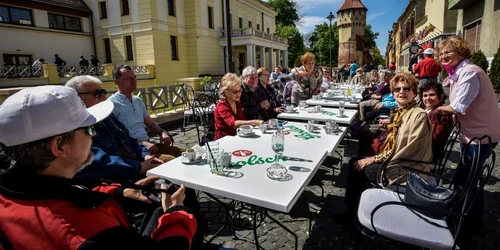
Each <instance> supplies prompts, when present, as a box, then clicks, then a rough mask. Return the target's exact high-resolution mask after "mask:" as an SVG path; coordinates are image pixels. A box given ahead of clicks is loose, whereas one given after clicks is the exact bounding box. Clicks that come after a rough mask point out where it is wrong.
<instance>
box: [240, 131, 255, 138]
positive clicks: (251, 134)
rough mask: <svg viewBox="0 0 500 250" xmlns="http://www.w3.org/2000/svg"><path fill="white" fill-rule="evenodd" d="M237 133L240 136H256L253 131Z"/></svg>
mask: <svg viewBox="0 0 500 250" xmlns="http://www.w3.org/2000/svg"><path fill="white" fill-rule="evenodd" d="M238 135H239V136H241V137H254V136H256V134H255V132H252V133H250V134H246V135H245V134H242V133H238Z"/></svg>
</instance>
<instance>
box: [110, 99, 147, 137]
mask: <svg viewBox="0 0 500 250" xmlns="http://www.w3.org/2000/svg"><path fill="white" fill-rule="evenodd" d="M108 100H110V101H111V102H113V103H114V104H115V109H114V110H113V114H114V115H115V116H116V117H118V120H120V122H121V123H123V124H124V125H125V127H127V129H128V131H129V134H130V137H132V138H135V139H137V140H139V141H149V136H148V133H147V131H146V129H147V128H146V124H145V123H144V118H146V117H148V116H149V114H148V111H147V109H146V105H144V102H143V101H142V100H141V98H139V97H137V96H134V95H132V101H130V100H129V99H128V98H127V97H126V96H125V95H123V94H119V93H115V94H113V95H112V96H110V97H109V99H108Z"/></svg>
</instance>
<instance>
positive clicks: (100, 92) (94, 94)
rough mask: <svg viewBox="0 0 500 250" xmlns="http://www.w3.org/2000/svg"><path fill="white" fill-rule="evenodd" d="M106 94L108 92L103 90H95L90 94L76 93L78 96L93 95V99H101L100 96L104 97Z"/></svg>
mask: <svg viewBox="0 0 500 250" xmlns="http://www.w3.org/2000/svg"><path fill="white" fill-rule="evenodd" d="M107 93H108V91H106V90H105V89H96V90H94V91H90V92H84V93H78V95H93V96H95V98H99V97H101V95H106V94H107Z"/></svg>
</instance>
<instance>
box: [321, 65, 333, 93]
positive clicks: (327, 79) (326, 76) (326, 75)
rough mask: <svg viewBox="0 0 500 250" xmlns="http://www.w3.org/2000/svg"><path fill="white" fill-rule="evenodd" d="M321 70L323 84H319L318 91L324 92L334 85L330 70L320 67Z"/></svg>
mask: <svg viewBox="0 0 500 250" xmlns="http://www.w3.org/2000/svg"><path fill="white" fill-rule="evenodd" d="M321 70H322V72H323V82H322V83H321V88H320V91H321V92H324V91H326V90H327V89H329V88H330V87H331V86H332V85H334V81H335V80H334V79H333V77H331V76H330V70H329V69H328V67H326V66H323V67H321Z"/></svg>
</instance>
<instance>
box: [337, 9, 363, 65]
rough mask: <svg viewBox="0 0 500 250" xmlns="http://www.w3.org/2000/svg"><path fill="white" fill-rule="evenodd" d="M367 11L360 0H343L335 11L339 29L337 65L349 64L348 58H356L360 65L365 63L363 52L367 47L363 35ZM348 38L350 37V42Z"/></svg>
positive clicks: (352, 59)
mask: <svg viewBox="0 0 500 250" xmlns="http://www.w3.org/2000/svg"><path fill="white" fill-rule="evenodd" d="M367 11H368V9H367V8H366V7H365V6H364V5H363V3H361V0H344V3H343V4H342V6H340V9H339V10H338V11H337V27H338V30H339V58H338V61H337V62H338V66H339V67H341V66H343V65H346V64H349V63H350V61H349V59H350V60H351V61H354V60H356V61H357V63H358V64H359V65H360V66H363V65H364V64H365V63H367V58H366V53H365V52H366V51H368V49H367V48H366V47H367V45H366V39H365V37H364V35H365V25H366V12H367ZM349 38H351V41H350V42H349ZM365 50H366V51H365ZM349 54H350V56H349ZM368 55H369V53H368ZM368 60H369V59H368Z"/></svg>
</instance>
